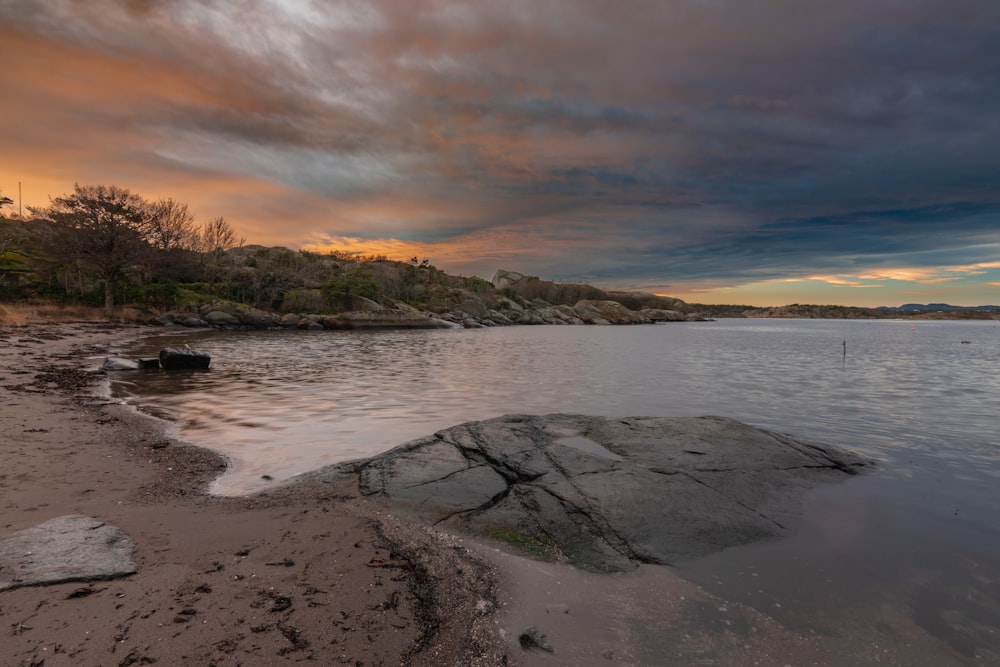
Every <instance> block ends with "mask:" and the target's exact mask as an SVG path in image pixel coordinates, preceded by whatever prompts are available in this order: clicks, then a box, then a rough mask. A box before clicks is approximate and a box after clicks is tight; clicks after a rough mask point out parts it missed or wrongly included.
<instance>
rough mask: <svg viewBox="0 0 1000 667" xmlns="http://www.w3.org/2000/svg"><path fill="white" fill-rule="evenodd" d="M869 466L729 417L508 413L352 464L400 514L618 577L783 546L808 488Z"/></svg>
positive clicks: (367, 487) (367, 490)
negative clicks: (766, 542)
mask: <svg viewBox="0 0 1000 667" xmlns="http://www.w3.org/2000/svg"><path fill="white" fill-rule="evenodd" d="M871 464H872V462H871V461H870V460H868V459H864V458H862V457H860V456H857V455H855V454H852V453H850V452H847V451H844V450H841V449H836V448H832V447H825V446H820V445H814V444H808V443H805V442H801V441H798V440H795V439H793V438H791V437H788V436H785V435H781V434H778V433H772V432H769V431H764V430H761V429H757V428H753V427H751V426H747V425H746V424H742V423H740V422H737V421H734V420H732V419H727V418H723V417H691V418H677V419H668V418H652V417H630V418H626V419H606V418H599V417H586V416H580V415H547V416H529V415H508V416H505V417H499V418H497V419H491V420H488V421H482V422H470V423H467V424H462V425H460V426H455V427H452V428H449V429H446V430H444V431H440V432H438V433H435V434H434V435H432V436H428V437H426V438H421V439H419V440H414V441H412V442H410V443H407V444H405V445H401V446H400V447H397V448H395V449H393V450H391V451H389V452H386V453H385V454H382V455H380V456H377V457H375V458H373V459H370V460H367V461H363V462H360V463H355V464H352V465H353V469H354V470H357V471H358V472H359V473H360V488H361V491H362V493H364V494H365V495H368V496H382V497H384V498H385V499H387V501H388V502H390V503H391V504H392V506H393V507H394V508H396V509H397V510H400V511H404V512H410V513H412V514H415V515H416V516H418V517H421V518H423V519H426V520H429V521H431V522H433V523H440V524H444V525H448V526H453V527H456V528H461V529H464V530H467V531H471V532H473V533H475V534H480V535H486V536H492V537H498V538H499V539H501V540H504V541H507V542H509V543H511V544H514V545H522V546H524V545H534V546H535V547H538V548H540V549H542V550H545V551H548V552H549V553H550V554H551V555H554V556H555V557H560V558H565V559H567V560H569V561H570V562H572V563H574V564H576V565H577V566H579V567H582V568H585V569H589V570H594V571H616V570H624V569H628V568H631V567H633V566H634V565H635V564H636V563H637V562H648V563H660V564H675V563H679V562H683V561H687V560H691V559H694V558H698V557H701V556H705V555H707V554H710V553H712V552H715V551H719V550H722V549H725V548H727V547H731V546H736V545H739V544H745V543H749V542H753V541H756V540H762V539H770V538H775V537H779V536H782V535H785V534H787V533H788V532H789V531H790V530H792V529H793V527H794V526H795V520H796V517H797V515H798V506H799V500H800V498H801V494H802V493H803V492H804V491H805V490H806V489H808V488H810V487H812V486H815V485H817V484H820V483H823V482H832V481H837V480H842V479H845V478H846V477H847V476H848V475H851V474H854V473H855V472H857V471H859V470H861V469H863V468H864V467H865V466H868V465H871ZM344 468H345V467H344V466H341V468H340V470H341V471H342V470H344ZM536 551H537V549H536Z"/></svg>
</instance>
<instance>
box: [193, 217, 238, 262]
mask: <svg viewBox="0 0 1000 667" xmlns="http://www.w3.org/2000/svg"><path fill="white" fill-rule="evenodd" d="M244 243H246V239H244V238H243V237H242V236H239V235H238V234H237V233H236V230H235V229H233V228H232V226H231V225H230V224H229V223H228V222H226V219H225V218H223V217H221V216H220V217H218V218H215V219H214V220H212V221H210V222H209V223H208V224H206V225H204V226H203V227H202V228H201V251H202V252H204V253H207V254H209V255H213V256H215V257H216V258H218V257H219V256H221V255H222V254H223V253H224V252H226V251H227V250H231V249H232V248H239V247H240V246H242V245H243V244H244Z"/></svg>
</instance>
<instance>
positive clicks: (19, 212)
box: [17, 181, 24, 220]
mask: <svg viewBox="0 0 1000 667" xmlns="http://www.w3.org/2000/svg"><path fill="white" fill-rule="evenodd" d="M22 201H23V200H22V199H21V181H18V182H17V219H18V220H24V213H23V212H22V210H21V205H22V204H21V202H22Z"/></svg>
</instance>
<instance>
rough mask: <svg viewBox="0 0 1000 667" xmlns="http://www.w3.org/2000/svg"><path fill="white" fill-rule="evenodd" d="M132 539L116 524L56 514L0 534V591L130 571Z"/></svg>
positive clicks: (83, 579)
mask: <svg viewBox="0 0 1000 667" xmlns="http://www.w3.org/2000/svg"><path fill="white" fill-rule="evenodd" d="M134 551H135V543H134V542H133V541H132V539H131V538H130V537H129V536H128V535H126V534H125V533H124V531H122V530H121V529H120V528H115V527H114V526H109V525H107V524H106V523H104V522H103V521H98V520H97V519H93V518H91V517H87V516H61V517H58V518H55V519H52V520H50V521H46V522H45V523H42V524H39V525H37V526H34V527H33V528H28V529H26V530H22V531H20V532H17V533H14V534H13V535H10V536H8V537H5V538H3V539H0V591H2V590H8V589H13V588H20V587H22V586H37V585H43V584H58V583H62V582H67V581H96V580H99V579H116V578H118V577H124V576H126V575H129V574H133V573H135V572H136V570H137V568H136V565H135V562H134V561H133V560H132V553H133V552H134Z"/></svg>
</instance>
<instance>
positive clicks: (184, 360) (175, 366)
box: [160, 347, 212, 371]
mask: <svg viewBox="0 0 1000 667" xmlns="http://www.w3.org/2000/svg"><path fill="white" fill-rule="evenodd" d="M211 363H212V357H210V356H209V355H207V354H205V353H204V352H198V351H196V350H178V349H176V348H173V347H165V348H163V349H162V350H160V366H162V367H163V369H164V370H168V371H172V370H181V369H191V368H208V366H209V364H211Z"/></svg>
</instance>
